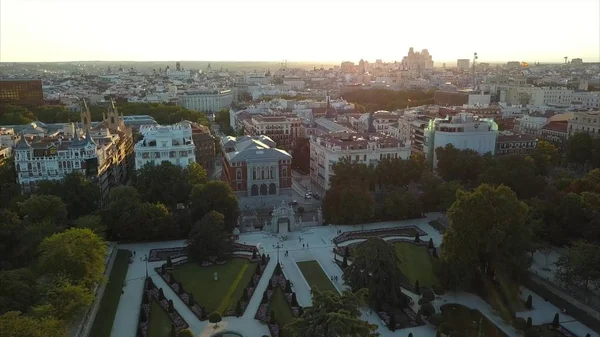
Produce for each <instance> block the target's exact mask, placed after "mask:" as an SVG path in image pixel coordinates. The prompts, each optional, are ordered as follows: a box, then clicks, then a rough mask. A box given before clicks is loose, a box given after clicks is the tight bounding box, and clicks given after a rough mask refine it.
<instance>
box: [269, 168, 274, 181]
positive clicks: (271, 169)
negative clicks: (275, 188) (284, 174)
mask: <svg viewBox="0 0 600 337" xmlns="http://www.w3.org/2000/svg"><path fill="white" fill-rule="evenodd" d="M269 178H270V179H273V178H275V177H274V175H273V167H270V168H269Z"/></svg>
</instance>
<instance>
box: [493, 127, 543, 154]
mask: <svg viewBox="0 0 600 337" xmlns="http://www.w3.org/2000/svg"><path fill="white" fill-rule="evenodd" d="M536 146H537V137H535V136H532V135H527V134H516V133H513V132H511V131H501V132H500V133H499V134H498V139H497V141H496V155H497V156H501V155H509V154H524V155H528V154H532V153H533V151H534V150H535V148H536Z"/></svg>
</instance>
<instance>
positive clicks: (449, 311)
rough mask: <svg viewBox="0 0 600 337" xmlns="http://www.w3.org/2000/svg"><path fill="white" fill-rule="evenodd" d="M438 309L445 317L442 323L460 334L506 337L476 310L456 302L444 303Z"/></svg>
mask: <svg viewBox="0 0 600 337" xmlns="http://www.w3.org/2000/svg"><path fill="white" fill-rule="evenodd" d="M440 309H441V311H442V315H443V316H444V318H445V322H446V323H444V324H447V325H448V326H449V327H450V329H451V330H452V331H454V332H457V333H459V334H460V335H462V336H486V337H508V336H507V335H506V334H505V333H504V332H502V331H501V330H500V329H498V328H497V327H496V325H495V324H494V323H492V322H490V321H489V320H488V319H487V318H485V317H484V316H483V315H482V314H481V313H480V312H479V311H478V310H471V309H469V308H467V307H464V306H462V305H458V304H445V305H442V306H441V307H440ZM473 322H475V323H473Z"/></svg>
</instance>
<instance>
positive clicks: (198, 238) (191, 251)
mask: <svg viewBox="0 0 600 337" xmlns="http://www.w3.org/2000/svg"><path fill="white" fill-rule="evenodd" d="M224 221H225V220H224V217H223V215H222V214H221V213H219V212H215V211H210V212H209V213H208V214H206V215H205V216H203V217H202V219H201V220H200V221H198V222H197V223H196V224H195V225H194V227H193V228H192V231H191V232H190V235H189V238H188V241H187V242H188V246H187V251H188V256H189V257H190V258H191V259H193V260H195V261H198V262H202V261H208V260H209V259H210V258H211V257H216V258H218V259H224V258H226V257H228V256H229V254H230V253H231V251H232V242H231V238H230V236H229V234H228V233H226V232H225V230H224V227H225V223H224Z"/></svg>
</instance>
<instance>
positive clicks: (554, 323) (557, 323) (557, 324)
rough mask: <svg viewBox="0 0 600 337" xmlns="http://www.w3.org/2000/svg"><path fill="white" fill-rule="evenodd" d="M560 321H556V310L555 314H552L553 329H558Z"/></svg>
mask: <svg viewBox="0 0 600 337" xmlns="http://www.w3.org/2000/svg"><path fill="white" fill-rule="evenodd" d="M559 325H560V323H559V321H558V312H557V313H556V314H554V319H552V327H554V328H555V329H558V327H559Z"/></svg>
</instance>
